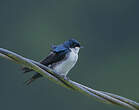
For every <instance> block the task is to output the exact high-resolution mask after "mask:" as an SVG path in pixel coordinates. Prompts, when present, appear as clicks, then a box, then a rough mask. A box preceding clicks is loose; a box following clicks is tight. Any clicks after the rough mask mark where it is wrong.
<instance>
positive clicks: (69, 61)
mask: <svg viewBox="0 0 139 110" xmlns="http://www.w3.org/2000/svg"><path fill="white" fill-rule="evenodd" d="M70 50H71V52H69V53H68V55H67V56H66V57H67V58H66V59H65V60H63V61H61V62H60V63H59V64H58V65H56V66H55V67H54V68H53V69H54V70H55V71H56V72H57V73H59V74H61V75H65V76H66V75H67V74H68V72H69V71H70V70H71V69H72V68H73V67H74V65H75V64H76V62H77V60H78V52H79V49H77V48H72V49H70Z"/></svg>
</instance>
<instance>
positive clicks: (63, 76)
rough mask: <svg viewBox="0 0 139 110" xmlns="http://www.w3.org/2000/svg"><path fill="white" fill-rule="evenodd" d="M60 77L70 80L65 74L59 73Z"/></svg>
mask: <svg viewBox="0 0 139 110" xmlns="http://www.w3.org/2000/svg"><path fill="white" fill-rule="evenodd" d="M60 76H61V77H62V78H64V80H70V79H69V77H67V76H65V75H60Z"/></svg>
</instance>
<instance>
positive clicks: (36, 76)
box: [24, 73, 42, 85]
mask: <svg viewBox="0 0 139 110" xmlns="http://www.w3.org/2000/svg"><path fill="white" fill-rule="evenodd" d="M40 77H42V75H41V74H39V73H36V74H35V75H33V76H32V77H31V78H30V79H28V80H26V81H25V82H24V84H26V85H30V84H31V83H32V82H33V81H35V80H36V79H38V78H40Z"/></svg>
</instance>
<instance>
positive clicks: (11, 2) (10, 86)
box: [0, 0, 139, 110]
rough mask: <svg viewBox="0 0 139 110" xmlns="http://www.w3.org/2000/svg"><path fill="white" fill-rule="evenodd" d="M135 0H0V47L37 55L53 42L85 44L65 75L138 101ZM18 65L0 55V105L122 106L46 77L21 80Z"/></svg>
mask: <svg viewBox="0 0 139 110" xmlns="http://www.w3.org/2000/svg"><path fill="white" fill-rule="evenodd" d="M138 11H139V1H138V0H0V47H2V48H6V49H9V50H12V51H14V52H17V53H18V54H20V55H23V56H25V57H27V58H31V59H34V60H36V61H39V60H40V59H42V58H44V57H45V56H47V54H48V53H49V50H50V46H51V45H52V44H54V45H56V44H60V43H63V42H64V41H65V40H68V39H71V38H75V39H77V40H79V41H80V42H81V44H82V45H83V46H84V47H85V48H84V49H81V51H80V54H79V61H78V63H77V65H76V66H75V68H74V69H72V70H71V71H70V73H69V77H70V78H71V79H73V80H75V81H77V82H80V83H82V84H85V85H87V86H89V87H92V88H95V89H97V90H103V91H107V92H111V93H115V94H118V95H121V96H124V97H127V98H130V99H133V100H135V101H137V102H139V87H138V83H139V80H138V79H139V43H138V42H139V12H138ZM20 68H21V66H19V65H17V64H15V63H13V62H10V61H8V60H5V59H3V58H0V71H1V72H0V74H1V77H0V87H1V88H0V110H76V109H80V110H117V109H118V110H126V109H125V108H121V107H117V106H111V105H107V104H103V103H100V102H98V101H96V100H95V99H94V100H92V99H90V98H88V97H86V96H83V95H81V94H79V93H76V92H73V91H69V90H67V89H65V88H62V87H60V86H58V85H56V84H54V83H53V82H51V81H49V80H47V79H40V80H38V81H36V82H34V83H32V85H31V86H28V87H27V86H25V85H24V84H23V83H24V81H25V80H26V79H28V78H29V77H31V75H32V74H33V73H30V74H26V75H23V74H22V71H21V70H20Z"/></svg>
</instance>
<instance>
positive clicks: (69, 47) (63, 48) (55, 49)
mask: <svg viewBox="0 0 139 110" xmlns="http://www.w3.org/2000/svg"><path fill="white" fill-rule="evenodd" d="M81 47H82V46H81V45H80V43H79V42H78V41H77V40H75V39H70V40H68V41H65V42H64V43H63V44H60V45H57V46H52V50H51V52H50V54H49V55H48V56H47V57H46V58H45V59H43V60H42V61H40V63H41V64H43V65H45V66H47V67H50V68H51V69H53V70H54V71H55V72H56V73H58V74H60V75H62V76H64V77H66V75H67V74H68V72H69V71H70V70H71V69H72V68H73V67H74V66H75V64H76V62H77V60H78V53H79V50H80V48H81ZM22 70H23V71H24V73H27V72H30V71H33V70H31V69H29V68H26V67H24V68H23V69H22ZM40 77H42V75H41V74H39V73H36V74H34V75H33V76H32V77H31V78H30V79H29V80H27V81H26V82H25V83H26V84H27V85H29V84H30V83H32V81H34V80H36V79H38V78H40Z"/></svg>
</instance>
